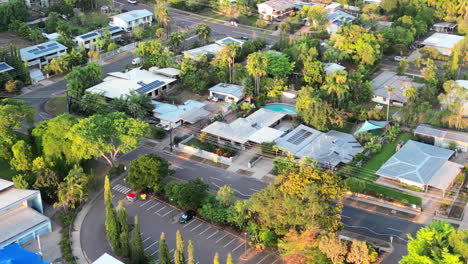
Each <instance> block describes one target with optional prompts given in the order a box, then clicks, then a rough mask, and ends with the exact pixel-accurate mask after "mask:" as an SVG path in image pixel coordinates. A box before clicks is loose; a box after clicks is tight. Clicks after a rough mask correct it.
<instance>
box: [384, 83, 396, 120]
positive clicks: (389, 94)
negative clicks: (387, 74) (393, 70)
mask: <svg viewBox="0 0 468 264" xmlns="http://www.w3.org/2000/svg"><path fill="white" fill-rule="evenodd" d="M385 89H387V121H388V113H389V111H390V104H391V103H392V93H393V91H394V90H395V87H394V86H386V87H385Z"/></svg>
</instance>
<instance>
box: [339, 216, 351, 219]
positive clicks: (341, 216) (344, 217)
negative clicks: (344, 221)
mask: <svg viewBox="0 0 468 264" xmlns="http://www.w3.org/2000/svg"><path fill="white" fill-rule="evenodd" d="M341 217H343V218H348V219H351V217H349V216H346V215H341Z"/></svg>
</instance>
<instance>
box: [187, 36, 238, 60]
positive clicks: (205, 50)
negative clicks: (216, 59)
mask: <svg viewBox="0 0 468 264" xmlns="http://www.w3.org/2000/svg"><path fill="white" fill-rule="evenodd" d="M230 42H233V43H236V44H238V45H239V46H242V45H243V44H244V42H243V41H242V40H238V39H235V38H232V37H226V38H223V39H220V40H217V41H215V43H212V44H208V45H205V46H201V47H198V48H194V49H190V50H186V51H184V54H185V55H186V56H188V57H189V58H191V59H192V60H196V59H197V58H199V57H200V56H203V55H213V56H214V55H215V54H216V53H218V52H219V51H220V50H221V49H222V48H223V46H225V45H227V44H228V43H230Z"/></svg>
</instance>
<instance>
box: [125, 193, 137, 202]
mask: <svg viewBox="0 0 468 264" xmlns="http://www.w3.org/2000/svg"><path fill="white" fill-rule="evenodd" d="M137 198H138V195H137V193H136V192H129V193H128V194H127V200H128V201H129V202H134V201H136V199H137Z"/></svg>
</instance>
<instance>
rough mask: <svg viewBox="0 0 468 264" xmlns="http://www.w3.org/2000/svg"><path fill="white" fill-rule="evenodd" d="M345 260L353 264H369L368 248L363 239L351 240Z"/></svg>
mask: <svg viewBox="0 0 468 264" xmlns="http://www.w3.org/2000/svg"><path fill="white" fill-rule="evenodd" d="M346 261H347V262H349V263H354V264H369V263H370V257H369V249H368V248H367V244H366V242H365V241H359V240H353V242H352V243H351V248H350V250H349V253H348V255H347V256H346Z"/></svg>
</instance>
